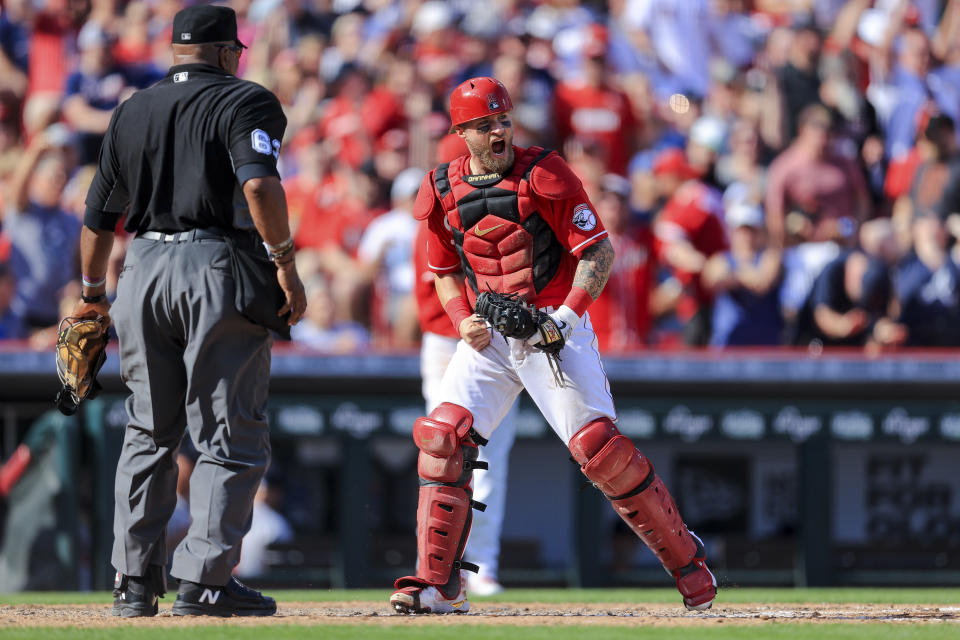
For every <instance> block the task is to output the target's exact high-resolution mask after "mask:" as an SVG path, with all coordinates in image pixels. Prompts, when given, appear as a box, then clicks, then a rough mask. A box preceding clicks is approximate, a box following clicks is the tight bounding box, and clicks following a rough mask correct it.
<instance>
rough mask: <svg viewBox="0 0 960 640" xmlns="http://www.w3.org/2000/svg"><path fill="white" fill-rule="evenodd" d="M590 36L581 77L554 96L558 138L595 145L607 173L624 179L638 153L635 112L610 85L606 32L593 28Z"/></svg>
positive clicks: (566, 83)
mask: <svg viewBox="0 0 960 640" xmlns="http://www.w3.org/2000/svg"><path fill="white" fill-rule="evenodd" d="M591 32H592V35H593V37H592V38H590V39H589V40H588V41H587V42H586V43H585V45H584V50H583V55H584V60H583V74H582V77H579V78H575V79H571V80H567V81H565V82H563V83H561V84H560V85H558V86H557V89H556V93H555V95H554V105H553V106H554V122H555V124H556V129H557V138H558V140H559V141H560V143H561V145H566V144H567V143H568V142H570V141H571V140H572V139H575V140H577V141H579V142H580V143H582V144H583V145H585V146H586V145H595V146H596V148H597V149H598V152H599V153H600V154H601V156H600V157H601V158H603V160H604V166H605V168H606V170H607V171H608V172H611V173H616V174H619V175H622V176H625V175H627V163H628V162H629V160H630V157H631V155H632V154H633V151H634V150H635V149H634V146H635V145H634V143H633V141H634V137H635V131H634V129H635V126H636V123H635V121H634V119H633V109H632V107H631V105H630V100H629V99H628V98H627V95H626V94H625V93H624V92H623V91H621V90H620V89H618V88H615V87H613V86H611V85H610V84H609V83H608V81H607V67H606V55H607V54H606V51H607V35H606V29H604V28H603V27H601V26H600V25H593V26H592V28H591Z"/></svg>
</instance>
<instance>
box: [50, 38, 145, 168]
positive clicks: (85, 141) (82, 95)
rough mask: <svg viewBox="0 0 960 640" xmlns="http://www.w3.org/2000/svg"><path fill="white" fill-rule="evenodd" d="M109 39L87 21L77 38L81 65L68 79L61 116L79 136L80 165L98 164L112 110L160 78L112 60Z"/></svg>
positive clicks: (143, 69)
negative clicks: (137, 90)
mask: <svg viewBox="0 0 960 640" xmlns="http://www.w3.org/2000/svg"><path fill="white" fill-rule="evenodd" d="M111 45H112V43H111V38H110V36H109V35H108V34H107V32H106V31H105V30H104V28H103V27H102V26H101V25H99V24H97V23H96V22H94V21H92V20H91V21H88V22H87V23H86V24H85V25H84V26H83V29H81V30H80V34H79V35H78V36H77V48H78V49H79V50H80V61H79V64H78V66H77V69H76V71H74V72H73V73H71V74H70V76H69V77H68V78H67V84H66V95H65V97H64V100H63V115H64V118H65V119H66V120H67V122H68V123H69V124H70V126H71V127H73V128H74V129H76V130H77V131H78V132H79V133H78V136H77V151H78V156H79V158H78V160H79V162H80V164H90V163H94V162H96V161H97V158H98V157H99V155H100V145H101V143H102V142H103V134H104V133H105V132H106V130H107V126H108V125H109V124H110V117H111V116H112V115H113V110H114V109H115V108H116V107H117V105H118V104H120V102H122V101H123V100H125V99H126V98H128V97H130V95H131V94H132V93H133V92H134V91H135V90H136V89H142V88H143V87H146V86H148V85H150V84H151V83H152V82H154V81H155V80H159V79H160V77H162V74H161V73H160V72H159V71H157V70H156V69H153V68H142V67H141V68H137V67H132V66H124V65H119V64H117V63H116V62H115V61H114V60H113V55H112V53H111Z"/></svg>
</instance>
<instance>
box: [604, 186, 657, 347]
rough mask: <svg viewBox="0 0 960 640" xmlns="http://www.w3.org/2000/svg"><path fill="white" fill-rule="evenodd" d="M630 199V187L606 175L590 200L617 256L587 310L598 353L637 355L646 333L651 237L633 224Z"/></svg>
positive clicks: (644, 228) (645, 228)
mask: <svg viewBox="0 0 960 640" xmlns="http://www.w3.org/2000/svg"><path fill="white" fill-rule="evenodd" d="M629 197H630V183H629V181H628V180H627V179H626V178H623V177H621V176H618V175H616V174H607V175H605V176H604V177H603V180H602V182H601V188H600V192H599V194H598V195H597V196H596V197H593V198H591V200H592V202H593V203H594V206H595V207H596V208H597V215H598V216H600V219H601V220H602V221H603V225H604V227H606V229H607V235H608V237H609V238H610V243H611V244H612V245H613V248H614V250H615V251H616V256H617V257H616V260H614V263H613V270H612V271H611V272H610V279H609V280H607V286H606V287H604V289H603V292H602V293H601V294H600V297H599V298H597V299H596V301H595V302H594V303H593V304H592V305H591V306H590V321H591V323H593V329H594V331H596V333H597V338H598V339H599V344H600V351H602V352H611V353H615V352H618V351H627V350H632V349H640V348H642V347H644V346H645V345H646V344H647V337H648V335H649V333H650V326H651V314H650V295H651V290H652V286H653V276H654V273H655V271H656V260H655V258H654V253H653V233H652V232H651V230H650V227H649V225H640V224H631V220H630V209H629V206H628V199H629Z"/></svg>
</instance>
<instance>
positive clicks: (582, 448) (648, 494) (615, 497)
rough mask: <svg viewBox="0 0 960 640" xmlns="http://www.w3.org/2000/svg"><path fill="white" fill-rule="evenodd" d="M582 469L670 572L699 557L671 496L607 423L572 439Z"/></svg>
mask: <svg viewBox="0 0 960 640" xmlns="http://www.w3.org/2000/svg"><path fill="white" fill-rule="evenodd" d="M570 452H571V453H572V454H573V458H574V460H576V461H577V463H578V464H579V465H580V470H581V471H582V472H583V474H584V475H585V476H587V478H588V479H589V480H590V481H591V482H593V483H594V484H595V485H596V486H597V488H598V489H600V490H601V491H603V493H604V495H606V496H607V498H608V499H609V500H610V502H611V503H612V504H613V508H614V509H615V510H616V512H617V513H618V514H619V515H620V517H621V518H623V520H624V522H626V523H627V525H629V527H630V528H631V529H633V531H634V532H635V533H636V534H637V535H638V536H640V539H642V540H643V541H644V542H645V543H646V544H647V546H648V547H650V550H651V551H653V553H654V555H656V556H657V558H658V559H659V560H660V562H662V563H663V566H664V567H666V568H667V569H668V570H670V571H673V570H675V569H679V568H680V567H685V566H687V565H688V564H690V562H692V561H693V559H694V556H695V555H696V553H697V543H696V541H694V539H693V536H691V535H690V532H689V531H688V530H687V527H686V525H685V524H684V523H683V519H682V518H681V517H680V514H679V512H678V511H677V505H676V504H675V503H674V501H673V497H672V496H671V495H670V492H669V491H667V487H666V486H665V485H664V484H663V481H662V480H661V479H660V478H659V476H657V474H656V473H655V472H654V470H653V465H652V464H651V463H650V461H649V460H648V459H647V458H646V457H645V456H643V455H642V454H641V453H640V451H639V450H637V448H636V447H635V446H633V443H632V442H631V441H630V439H629V438H627V437H626V436H624V435H621V434H620V432H619V431H618V430H617V428H616V427H615V426H614V425H613V423H612V422H611V421H610V420H608V419H607V418H601V419H599V420H594V421H593V422H590V423H587V424H586V425H584V426H583V427H582V428H581V429H580V430H579V431H578V432H577V433H576V434H574V436H573V438H571V439H570Z"/></svg>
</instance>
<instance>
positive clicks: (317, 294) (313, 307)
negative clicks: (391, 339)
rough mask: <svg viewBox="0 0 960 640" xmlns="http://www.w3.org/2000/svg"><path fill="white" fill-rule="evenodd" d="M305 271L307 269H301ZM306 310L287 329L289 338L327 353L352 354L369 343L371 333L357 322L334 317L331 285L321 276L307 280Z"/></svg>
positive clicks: (335, 312) (335, 314)
mask: <svg viewBox="0 0 960 640" xmlns="http://www.w3.org/2000/svg"><path fill="white" fill-rule="evenodd" d="M304 272H305V273H308V271H306V270H305V271H304ZM305 284H306V290H307V313H306V315H304V317H303V320H301V321H300V322H298V323H297V324H296V325H294V327H293V328H292V329H291V330H290V337H291V339H292V340H293V341H294V342H296V343H298V344H302V345H304V346H307V347H310V348H312V349H317V350H320V351H325V352H327V353H353V352H356V351H362V350H364V349H366V348H367V347H368V346H369V345H370V333H369V331H367V329H366V328H365V327H364V326H363V325H361V324H359V323H356V322H352V321H343V320H337V319H336V316H337V309H336V308H335V307H334V304H333V298H332V297H331V295H330V285H329V284H328V283H327V281H326V279H325V278H324V277H323V276H319V275H315V276H313V277H312V278H310V279H308V280H307V281H306V283H305Z"/></svg>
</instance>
